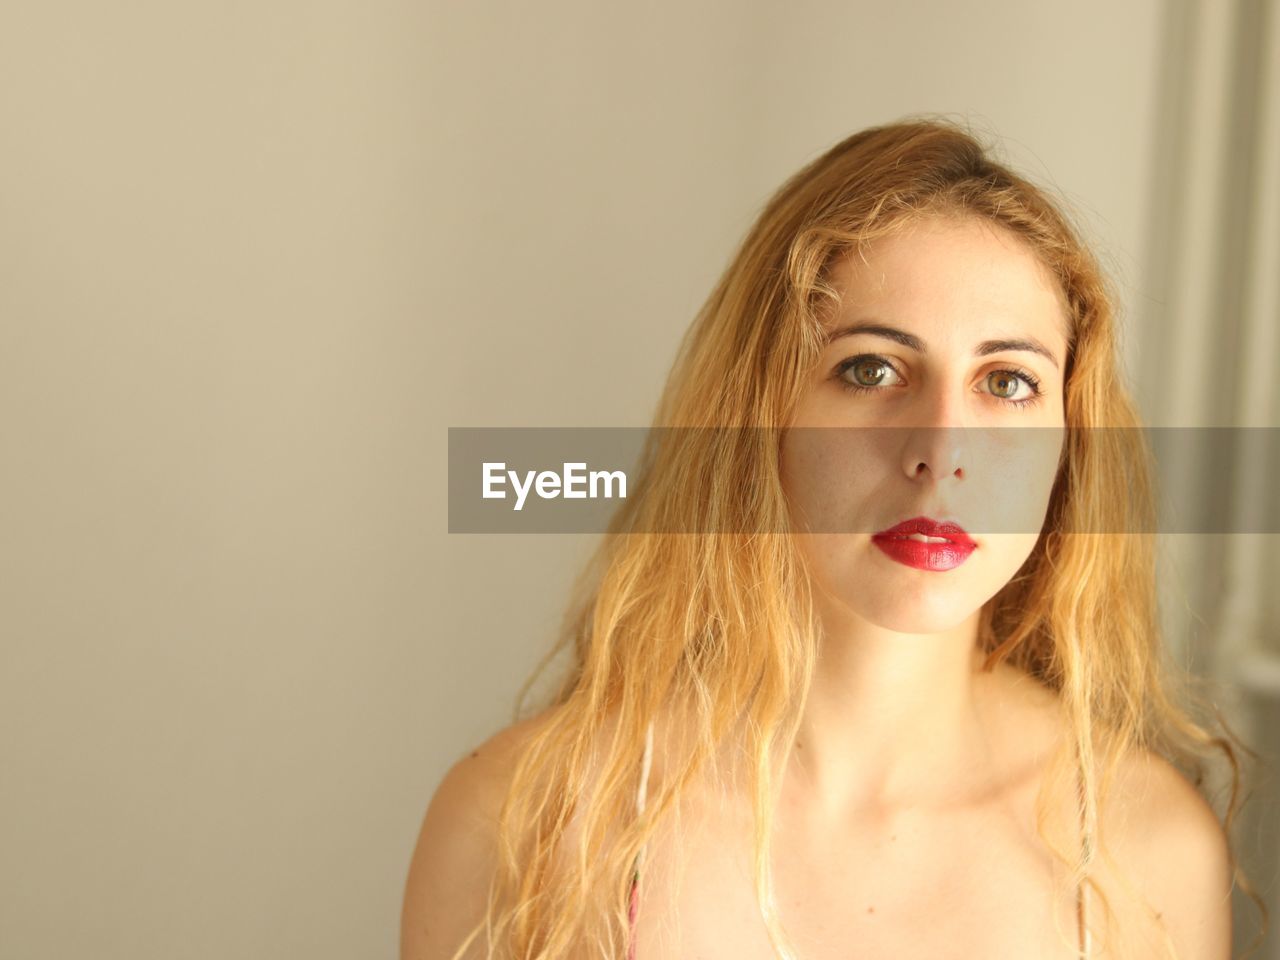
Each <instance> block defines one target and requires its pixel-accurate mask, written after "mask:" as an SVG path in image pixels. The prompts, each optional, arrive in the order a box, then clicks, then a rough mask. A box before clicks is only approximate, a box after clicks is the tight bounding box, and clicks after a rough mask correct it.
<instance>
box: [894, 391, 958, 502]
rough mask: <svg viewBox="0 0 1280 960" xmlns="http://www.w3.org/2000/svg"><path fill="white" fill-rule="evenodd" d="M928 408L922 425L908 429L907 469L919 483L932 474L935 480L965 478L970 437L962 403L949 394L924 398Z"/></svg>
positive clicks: (937, 392) (905, 455) (924, 411)
mask: <svg viewBox="0 0 1280 960" xmlns="http://www.w3.org/2000/svg"><path fill="white" fill-rule="evenodd" d="M922 399H923V401H924V404H925V405H926V406H927V409H925V410H923V411H922V412H923V413H924V414H925V417H924V420H923V422H922V424H921V425H920V426H917V427H909V428H904V429H905V430H906V434H907V436H906V438H905V442H904V444H903V452H902V455H903V463H902V466H903V470H904V472H905V473H906V475H907V477H908V478H909V479H911V480H915V479H917V478H918V477H921V476H922V475H924V474H926V473H927V474H931V475H932V476H933V478H934V480H935V481H942V480H944V479H947V478H951V477H954V478H955V479H957V480H961V479H964V476H965V472H966V470H967V469H968V466H969V453H968V448H969V444H968V440H969V438H968V435H967V431H966V427H965V424H964V422H963V420H962V418H961V409H960V404H959V403H958V402H956V401H955V400H954V398H953V397H951V396H950V395H949V392H948V391H945V390H943V391H935V395H934V396H933V397H931V398H930V397H923V398H922Z"/></svg>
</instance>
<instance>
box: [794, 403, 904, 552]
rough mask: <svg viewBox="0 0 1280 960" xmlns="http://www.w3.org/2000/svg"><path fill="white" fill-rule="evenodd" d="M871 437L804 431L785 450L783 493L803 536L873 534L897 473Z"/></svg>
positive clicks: (860, 433) (863, 432) (797, 431)
mask: <svg viewBox="0 0 1280 960" xmlns="http://www.w3.org/2000/svg"><path fill="white" fill-rule="evenodd" d="M886 456H887V453H886V451H885V450H884V449H883V447H882V445H880V446H878V445H877V444H876V441H875V437H874V435H873V433H872V432H871V431H866V430H851V429H837V428H819V427H805V428H797V429H793V430H791V431H788V433H787V435H786V438H785V439H784V441H783V445H782V454H781V463H780V472H781V478H782V488H783V492H784V493H785V494H786V497H787V502H788V504H789V506H790V508H791V518H792V522H793V524H794V526H795V529H796V530H798V531H809V532H815V533H824V532H825V533H835V532H840V533H872V532H874V530H875V529H879V528H878V527H876V528H873V527H871V526H868V524H870V523H872V521H873V519H874V515H875V513H876V512H877V511H875V510H874V509H870V510H869V508H874V505H875V504H876V503H877V502H881V501H883V500H884V491H885V489H886V486H887V485H888V484H887V483H886V481H887V480H889V479H890V475H891V473H892V470H891V468H890V464H889V461H888V460H887V459H886Z"/></svg>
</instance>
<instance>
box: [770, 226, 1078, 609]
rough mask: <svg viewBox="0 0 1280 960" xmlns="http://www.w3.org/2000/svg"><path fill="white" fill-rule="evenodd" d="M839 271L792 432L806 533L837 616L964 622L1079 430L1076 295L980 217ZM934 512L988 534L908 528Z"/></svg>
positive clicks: (1012, 565)
mask: <svg viewBox="0 0 1280 960" xmlns="http://www.w3.org/2000/svg"><path fill="white" fill-rule="evenodd" d="M831 281H832V284H833V286H835V288H836V289H837V290H838V291H839V292H840V293H841V294H842V300H841V303H840V305H839V307H838V308H837V309H835V310H833V311H831V312H830V313H829V315H828V316H826V317H824V319H823V325H824V328H825V330H826V336H827V342H826V345H825V347H824V349H823V353H822V358H821V361H820V363H819V364H818V366H817V368H816V369H814V371H813V373H812V375H811V377H810V380H809V382H808V385H807V389H806V392H805V393H804V395H803V397H802V398H801V401H800V403H799V405H798V407H797V409H796V411H795V414H794V416H793V418H792V421H791V424H790V426H789V428H788V430H787V431H786V433H785V434H784V437H783V441H782V453H781V470H782V484H783V489H784V491H785V493H786V495H787V499H788V502H789V505H790V508H791V515H792V519H793V521H794V522H795V524H796V529H797V530H802V531H811V532H806V533H804V534H803V535H800V536H798V537H797V542H798V544H799V546H800V549H801V551H802V552H803V553H804V554H805V556H806V559H807V561H808V563H809V565H810V568H811V570H812V572H813V575H814V577H815V580H816V581H817V582H816V584H815V586H816V587H818V588H819V589H818V593H819V599H820V601H821V603H822V605H823V607H824V608H825V609H827V610H830V609H832V608H831V606H830V605H831V604H835V605H836V612H837V614H838V615H840V616H848V615H849V614H852V615H854V616H856V617H858V618H861V619H862V620H865V621H868V622H870V623H873V624H876V625H878V626H880V627H883V628H885V629H889V630H895V631H900V632H903V633H936V632H940V631H943V630H947V629H949V628H952V627H955V626H957V625H958V624H960V623H961V622H963V621H964V620H966V619H967V618H968V617H970V616H972V615H973V614H974V613H975V612H976V611H977V610H978V609H980V608H981V606H982V604H984V603H985V602H986V601H987V600H988V599H990V598H991V597H992V596H994V595H995V594H996V593H997V592H998V591H999V590H1000V588H1001V587H1003V586H1004V585H1005V584H1006V583H1008V582H1009V580H1010V579H1012V577H1013V576H1014V575H1015V574H1016V573H1017V571H1018V569H1019V568H1020V567H1021V566H1022V564H1023V562H1024V561H1025V560H1026V559H1027V557H1028V555H1029V554H1030V553H1031V550H1032V548H1033V547H1034V546H1035V543H1036V540H1037V538H1038V537H1039V532H1040V529H1041V527H1042V525H1043V523H1044V518H1045V514H1046V511H1047V509H1048V504H1049V495H1050V492H1051V491H1052V488H1053V483H1054V479H1055V477H1056V474H1057V469H1058V463H1059V457H1060V456H1061V454H1062V451H1063V446H1062V445H1063V441H1064V437H1065V432H1064V430H1063V427H1064V419H1063V416H1064V415H1063V371H1064V368H1065V364H1066V354H1067V329H1068V328H1067V310H1066V306H1065V302H1064V300H1063V298H1062V295H1061V292H1060V290H1059V288H1058V285H1057V283H1056V281H1055V280H1054V278H1053V276H1052V275H1051V274H1050V273H1049V271H1048V270H1047V269H1046V268H1045V267H1044V266H1043V265H1042V264H1041V263H1040V261H1039V260H1038V259H1036V257H1035V255H1034V254H1033V253H1032V252H1031V250H1030V248H1028V247H1027V246H1025V245H1024V244H1023V242H1022V241H1021V240H1019V239H1018V238H1017V237H1015V236H1014V235H1013V234H1012V233H1009V232H1008V231H1006V230H1004V228H1001V227H998V226H995V225H992V224H989V223H988V222H987V221H983V220H979V219H976V218H967V219H962V220H956V219H930V220H926V221H923V222H921V223H918V224H916V225H914V226H912V227H909V228H908V229H907V230H906V231H905V232H903V233H901V234H898V235H895V236H891V237H885V238H882V239H880V240H878V241H876V242H875V243H874V244H872V245H871V247H870V249H869V250H868V251H867V253H866V258H865V262H864V260H863V258H861V257H859V256H858V255H857V254H856V253H855V254H851V255H849V256H846V257H845V258H843V259H842V260H840V261H839V262H838V263H837V264H836V265H835V266H834V269H833V272H832V276H831ZM1041 350H1043V352H1041ZM832 428H843V429H832ZM918 517H926V518H931V519H933V520H938V521H944V522H945V521H950V522H953V523H956V524H958V525H959V527H960V528H962V531H963V533H964V534H967V536H968V538H969V539H970V541H971V544H970V545H968V546H967V547H966V545H965V544H964V543H963V534H962V533H958V532H957V531H956V530H955V529H954V528H949V529H944V530H942V531H941V532H942V533H945V534H946V541H947V542H943V543H940V544H936V545H931V544H929V543H924V542H920V540H919V539H918V538H919V536H920V535H919V534H917V536H916V539H915V540H914V541H913V540H911V539H903V534H904V531H903V530H901V529H899V530H898V531H892V528H894V527H895V526H896V525H898V524H899V523H901V522H902V521H906V520H909V519H912V518H918Z"/></svg>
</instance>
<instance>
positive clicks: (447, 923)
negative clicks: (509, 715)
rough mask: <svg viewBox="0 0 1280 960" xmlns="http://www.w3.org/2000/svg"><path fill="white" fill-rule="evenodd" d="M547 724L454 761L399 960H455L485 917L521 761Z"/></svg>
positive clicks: (405, 918)
mask: <svg viewBox="0 0 1280 960" xmlns="http://www.w3.org/2000/svg"><path fill="white" fill-rule="evenodd" d="M546 720H547V712H545V711H544V712H543V713H540V714H537V715H535V716H533V717H531V718H529V719H527V720H524V721H521V722H520V723H516V724H513V725H511V726H509V727H505V728H503V729H502V730H499V731H498V732H497V733H495V734H493V735H492V736H491V737H489V738H488V739H487V740H485V741H484V742H483V743H481V744H479V745H478V746H477V747H475V748H474V749H472V750H470V751H468V752H467V753H466V754H465V755H463V756H462V757H460V758H459V759H458V760H457V761H455V762H454V763H453V765H452V766H451V767H450V768H449V769H448V770H447V771H446V773H445V775H444V777H443V778H442V779H441V781H440V783H439V785H438V786H437V787H436V790H435V793H434V794H433V795H432V797H431V800H430V802H429V804H428V805H427V811H426V814H425V816H424V818H423V821H422V827H421V829H420V831H419V833H418V839H417V844H416V846H415V848H414V851H413V856H412V859H411V861H410V864H409V872H408V877H407V879H406V882H405V890H404V900H403V904H402V908H401V916H400V960H450V958H452V957H453V955H454V952H455V951H456V950H457V948H458V947H459V946H460V945H461V944H462V942H463V940H464V939H465V938H466V937H467V936H468V935H469V934H470V932H471V930H472V928H473V927H475V925H476V924H477V923H478V922H479V921H480V920H481V919H482V917H483V916H484V911H485V906H486V904H487V902H488V895H489V882H490V880H491V879H492V877H493V873H494V869H495V868H496V866H497V822H498V815H499V813H500V812H501V808H502V802H503V800H504V798H505V797H506V793H507V788H508V786H509V785H510V782H511V774H512V772H513V769H514V766H515V761H516V759H517V758H518V756H519V754H520V752H521V750H522V749H523V747H524V746H525V744H527V742H528V740H529V738H530V737H531V736H532V735H533V734H534V733H535V732H536V731H537V730H538V729H539V728H540V727H541V726H542V725H543V724H544V723H545V722H546ZM479 955H481V954H480V951H479V950H478V949H477V950H476V951H474V952H470V953H468V954H466V955H465V956H467V957H471V956H479Z"/></svg>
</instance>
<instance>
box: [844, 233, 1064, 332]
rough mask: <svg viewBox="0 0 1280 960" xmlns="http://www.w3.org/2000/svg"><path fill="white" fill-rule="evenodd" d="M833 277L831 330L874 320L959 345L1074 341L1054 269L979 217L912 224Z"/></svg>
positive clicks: (852, 257)
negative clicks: (1009, 339)
mask: <svg viewBox="0 0 1280 960" xmlns="http://www.w3.org/2000/svg"><path fill="white" fill-rule="evenodd" d="M830 281H831V284H832V286H834V287H835V289H836V290H837V291H838V292H839V294H840V297H841V301H840V305H839V307H838V309H835V310H829V311H826V315H825V316H824V317H823V318H822V322H823V326H824V327H825V328H826V329H827V330H828V331H829V330H833V329H835V328H836V327H838V326H840V325H842V324H844V323H847V322H848V321H849V320H851V319H855V318H856V319H867V318H874V319H876V320H879V321H883V322H887V323H895V322H896V324H897V325H902V326H908V327H910V329H911V330H912V332H915V333H918V334H919V335H921V336H923V337H925V339H927V340H930V341H931V342H932V341H934V340H937V341H939V342H947V341H952V342H954V343H955V344H956V345H957V346H962V345H963V341H967V340H969V339H973V338H980V337H985V336H987V335H988V334H991V335H998V336H1009V335H1013V334H1015V333H1024V334H1026V333H1031V334H1034V335H1036V336H1039V337H1041V338H1042V339H1044V341H1045V342H1046V343H1047V344H1048V345H1049V346H1050V347H1051V348H1054V349H1055V350H1057V349H1060V350H1061V351H1062V352H1065V345H1066V343H1067V341H1068V339H1069V330H1070V325H1069V320H1068V311H1067V305H1066V300H1065V298H1064V297H1063V294H1062V289H1061V287H1060V285H1059V284H1058V282H1057V279H1056V278H1055V277H1054V276H1053V274H1052V273H1051V272H1050V270H1049V268H1048V267H1046V266H1045V264H1044V263H1043V262H1042V261H1041V260H1040V258H1039V257H1038V256H1036V254H1035V253H1034V252H1033V251H1032V250H1031V248H1030V247H1029V246H1028V245H1027V243H1026V242H1024V241H1023V240H1021V239H1020V238H1019V237H1017V236H1016V235H1015V234H1013V233H1012V232H1011V231H1009V230H1007V229H1005V228H1003V227H1000V226H998V225H996V224H993V223H990V222H989V221H985V220H981V219H978V218H977V217H965V218H930V219H926V220H922V221H920V222H918V223H914V224H910V225H907V226H906V227H905V228H904V229H903V230H902V231H901V232H899V233H895V234H891V235H889V236H884V237H880V238H878V239H876V240H875V241H873V242H872V243H871V244H869V245H868V246H867V247H866V248H864V249H863V250H862V251H861V252H858V251H853V252H850V253H848V254H846V255H844V256H842V257H840V258H839V259H838V260H837V261H835V262H834V263H833V264H832V268H831V273H830ZM1061 355H1062V354H1061V353H1059V356H1061Z"/></svg>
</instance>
